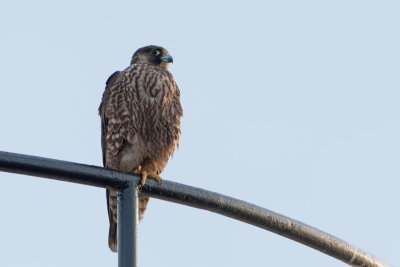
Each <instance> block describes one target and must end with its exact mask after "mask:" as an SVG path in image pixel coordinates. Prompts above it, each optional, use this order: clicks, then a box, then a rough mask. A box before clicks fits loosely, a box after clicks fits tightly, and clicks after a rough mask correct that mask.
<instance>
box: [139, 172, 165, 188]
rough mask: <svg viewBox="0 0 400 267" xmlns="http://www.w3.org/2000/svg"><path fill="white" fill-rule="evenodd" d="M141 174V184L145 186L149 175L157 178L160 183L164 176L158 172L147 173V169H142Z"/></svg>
mask: <svg viewBox="0 0 400 267" xmlns="http://www.w3.org/2000/svg"><path fill="white" fill-rule="evenodd" d="M141 174H142V180H141V181H140V185H141V186H143V185H144V184H145V183H146V180H147V177H150V178H153V179H155V180H157V182H158V183H159V184H161V183H162V178H161V177H160V175H158V174H156V173H147V171H141Z"/></svg>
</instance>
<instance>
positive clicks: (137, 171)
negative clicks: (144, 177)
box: [133, 165, 142, 174]
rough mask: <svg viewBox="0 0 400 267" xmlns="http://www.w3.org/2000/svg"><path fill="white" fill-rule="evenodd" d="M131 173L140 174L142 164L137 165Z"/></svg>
mask: <svg viewBox="0 0 400 267" xmlns="http://www.w3.org/2000/svg"><path fill="white" fill-rule="evenodd" d="M133 173H135V174H141V173H142V166H140V165H139V166H138V167H137V168H136V169H134V170H133Z"/></svg>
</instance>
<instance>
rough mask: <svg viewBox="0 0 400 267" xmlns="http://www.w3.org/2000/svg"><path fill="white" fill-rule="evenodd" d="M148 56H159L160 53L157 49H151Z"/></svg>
mask: <svg viewBox="0 0 400 267" xmlns="http://www.w3.org/2000/svg"><path fill="white" fill-rule="evenodd" d="M150 54H152V55H155V56H158V55H159V54H160V51H159V50H157V49H153V50H151V51H150Z"/></svg>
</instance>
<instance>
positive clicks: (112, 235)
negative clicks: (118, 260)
mask: <svg viewBox="0 0 400 267" xmlns="http://www.w3.org/2000/svg"><path fill="white" fill-rule="evenodd" d="M108 246H109V247H110V249H111V251H112V252H117V251H118V243H117V223H115V222H110V230H109V231H108Z"/></svg>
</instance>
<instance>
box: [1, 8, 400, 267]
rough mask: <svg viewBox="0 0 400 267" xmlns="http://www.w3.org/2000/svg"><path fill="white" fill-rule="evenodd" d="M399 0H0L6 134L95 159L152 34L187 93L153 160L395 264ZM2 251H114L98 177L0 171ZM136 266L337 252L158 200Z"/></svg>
mask: <svg viewBox="0 0 400 267" xmlns="http://www.w3.org/2000/svg"><path fill="white" fill-rule="evenodd" d="M399 12H400V2H399V1H365V0H363V1H361V0H360V1H348V0H347V1H341V0H339V1H307V0H306V1H294V0H293V1H289V0H288V1H251V0H249V1H242V2H239V1H207V0H205V1H201V2H200V1H198V2H190V1H140V2H135V1H77V0H71V1H41V0H39V1H3V2H1V4H0V32H1V42H0V59H1V60H0V73H1V74H0V75H1V88H0V101H1V105H0V114H1V125H2V126H1V131H0V150H4V151H9V152H16V153H23V154H29V155H37V156H43V157H49V158H55V159H61V160H68V161H74V162H79V163H85V164H90V165H96V166H101V165H102V156H101V146H100V118H99V117H98V114H97V109H98V106H99V103H100V100H101V96H102V93H103V90H104V87H105V81H106V80H107V78H108V77H109V76H110V75H111V74H112V73H113V72H114V71H116V70H123V69H125V68H126V67H127V66H128V64H129V62H130V59H131V56H132V54H133V53H134V52H135V50H136V49H137V48H139V47H142V46H145V45H148V44H156V45H161V46H164V47H165V48H167V49H168V50H169V52H170V54H171V55H172V56H173V57H174V64H173V65H172V66H171V67H170V71H171V73H172V74H173V75H174V77H175V80H176V82H177V84H178V85H179V88H180V90H181V102H182V106H183V109H184V117H183V119H182V123H181V126H182V127H181V128H182V136H181V142H180V149H179V150H178V151H177V152H176V153H175V156H174V158H173V159H172V160H170V161H169V164H168V166H167V167H166V169H165V170H164V172H163V174H162V177H163V178H164V179H166V180H172V181H176V182H180V183H184V184H188V185H192V186H197V187H201V188H204V189H208V190H212V191H216V192H219V193H222V194H226V195H229V196H232V197H236V198H239V199H243V200H245V201H248V202H251V203H254V204H257V205H259V206H262V207H265V208H268V209H270V210H273V211H275V212H278V213H281V214H284V215H286V216H289V217H291V218H294V219H296V220H300V221H302V222H304V223H307V224H310V225H312V226H314V227H316V228H319V229H321V230H323V231H326V232H328V233H330V234H332V235H335V236H337V237H339V238H341V239H344V240H346V241H348V242H350V243H352V244H354V245H356V246H359V247H360V248H361V249H363V250H366V251H368V252H371V253H372V254H374V255H375V256H377V257H379V258H381V259H383V260H385V261H387V262H388V263H390V264H394V265H397V266H399V265H400V256H399V255H400V254H399V251H400V230H399V225H400V215H399V202H400V194H399V189H400V182H399V177H400V167H399V166H400V165H399V162H400V152H399V151H400V141H399V136H400V124H399V114H400V105H399V100H400V80H399V72H400V49H399V47H400V16H399ZM0 188H1V189H0V190H1V194H0V203H3V204H2V205H1V208H2V215H1V222H0V236H1V242H0V266H8V267H14V266H32V267H36V266H40V267H43V266H68V267H69V266H117V254H114V253H112V252H111V251H110V250H109V248H108V245H107V235H108V218H107V209H106V198H105V190H104V189H101V188H93V187H88V186H83V185H77V184H70V183H63V182H59V181H52V180H47V179H41V178H35V177H29V176H20V175H12V174H8V173H0ZM138 252H139V260H138V262H139V266H141V267H144V266H171V267H172V266H173V267H177V266H194V267H197V266H199V267H200V266H202V267H203V266H344V264H343V263H342V262H339V261H338V260H336V259H333V258H331V257H329V256H326V255H324V254H322V253H320V252H318V251H315V250H313V249H311V248H308V247H306V246H303V245H301V244H299V243H296V242H294V241H291V240H288V239H286V238H283V237H281V236H278V235H275V234H273V233H270V232H267V231H265V230H262V229H259V228H256V227H254V226H250V225H247V224H244V223H241V222H238V221H234V220H231V219H228V218H226V217H222V216H220V215H217V214H213V213H210V212H206V211H202V210H197V209H192V208H189V207H185V206H180V205H177V204H173V203H168V202H164V201H160V200H156V199H151V200H150V203H149V206H148V208H147V211H146V214H145V217H144V219H143V221H142V222H141V224H140V226H139V250H138Z"/></svg>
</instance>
